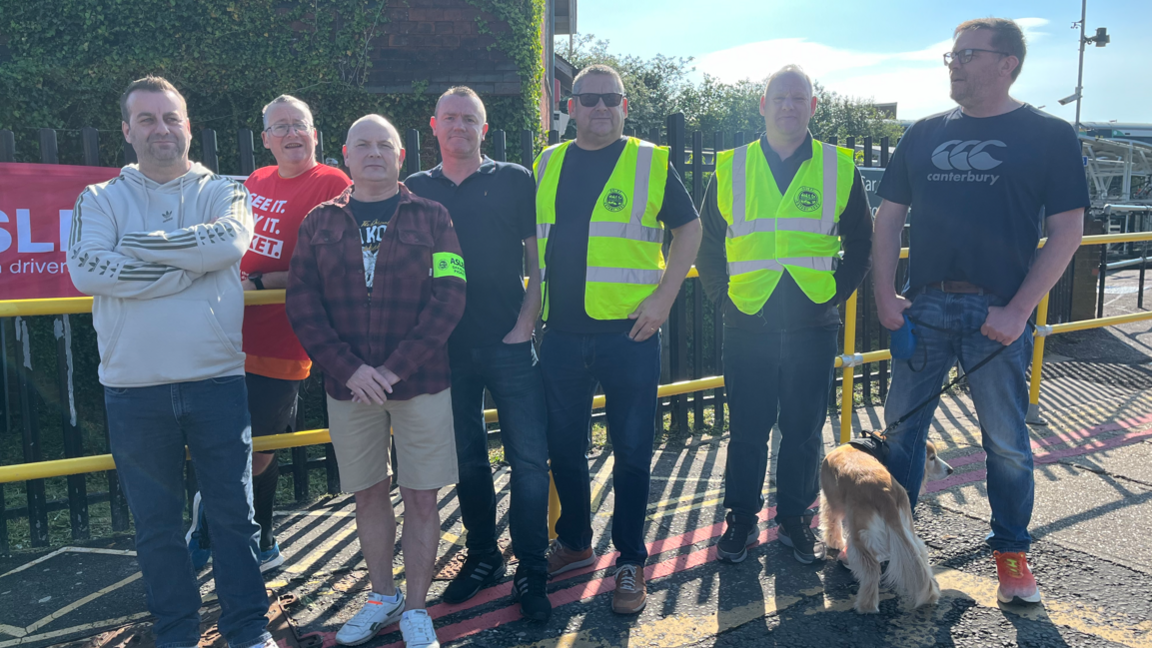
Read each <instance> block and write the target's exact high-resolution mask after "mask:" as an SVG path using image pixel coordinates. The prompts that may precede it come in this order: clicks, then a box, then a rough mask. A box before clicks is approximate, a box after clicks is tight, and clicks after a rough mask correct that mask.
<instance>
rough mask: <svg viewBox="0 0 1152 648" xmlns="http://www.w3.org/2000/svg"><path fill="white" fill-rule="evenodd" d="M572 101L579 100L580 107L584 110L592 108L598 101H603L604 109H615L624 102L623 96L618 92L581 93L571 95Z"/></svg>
mask: <svg viewBox="0 0 1152 648" xmlns="http://www.w3.org/2000/svg"><path fill="white" fill-rule="evenodd" d="M572 98H573V99H579V100H580V105H581V106H584V107H585V108H594V107H595V106H596V104H598V103H600V100H601V99H603V100H604V107H605V108H615V107H616V106H619V105H620V102H621V101H623V100H624V95H622V94H620V93H619V92H581V93H580V94H575V95H572Z"/></svg>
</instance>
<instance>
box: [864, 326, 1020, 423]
mask: <svg viewBox="0 0 1152 648" xmlns="http://www.w3.org/2000/svg"><path fill="white" fill-rule="evenodd" d="M1025 332H1027V331H1025ZM1008 346H1010V345H1002V346H1001V347H1000V348H999V349H996V350H995V351H993V352H992V353H990V354H989V355H988V357H987V358H984V359H983V360H981V361H980V362H977V363H976V366H974V367H972V368H971V369H969V370H968V371H965V372H964V373H963V374H960V375H958V376H956V377H955V378H953V379H952V381H951V382H949V383H948V384H947V385H944V387H943V388H941V389H940V391H938V392H936V393H935V394H932V395H931V396H929V397H928V398H926V399H925V400H924V401H923V402H921V403H920V404H919V405H917V406H916V407H913V408H912V409H911V410H909V411H908V412H906V413H905V414H904V416H901V417H900V418H898V419H896V420H895V421H893V422H891V423H889V424H888V427H886V428H884V430H883V431H882V432H880V433H879V434H876V433H874V432H867V431H865V432H862V433H861V435H860V436H863V437H881V438H883V437H885V436H887V435H888V433H889V432H891V431H892V430H894V429H896V428H897V427H898V426H899V425H900V424H901V423H903V422H904V421H907V420H908V419H910V418H912V416H913V415H914V414H916V413H917V412H919V411H920V410H922V409H924V408H925V407H928V404H929V403H931V402H932V401H934V400H936V399H937V398H940V397H941V396H943V395H944V393H945V392H947V391H948V390H949V389H952V388H953V387H955V386H956V385H958V384H959V383H960V381H961V380H964V379H965V378H967V377H968V376H970V375H972V374H974V373H976V372H977V371H978V370H980V369H981V368H982V367H984V365H986V364H988V363H989V362H992V360H993V359H995V358H996V356H998V355H1000V354H1001V353H1004V350H1005V349H1007V348H1008Z"/></svg>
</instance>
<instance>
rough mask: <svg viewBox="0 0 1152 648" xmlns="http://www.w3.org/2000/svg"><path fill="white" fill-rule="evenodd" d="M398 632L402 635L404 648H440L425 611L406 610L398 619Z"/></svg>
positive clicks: (430, 618)
mask: <svg viewBox="0 0 1152 648" xmlns="http://www.w3.org/2000/svg"><path fill="white" fill-rule="evenodd" d="M400 632H402V633H404V645H405V646H406V648H440V641H439V640H437V639H436V629H435V628H433V627H432V617H430V616H428V611H427V610H408V611H407V612H405V613H404V616H402V617H400Z"/></svg>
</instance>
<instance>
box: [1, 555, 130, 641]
mask: <svg viewBox="0 0 1152 648" xmlns="http://www.w3.org/2000/svg"><path fill="white" fill-rule="evenodd" d="M139 578H140V572H136V573H135V574H132V575H131V576H129V577H128V578H125V579H123V580H120V581H117V582H115V583H112V584H111V585H109V586H108V587H105V588H104V589H101V590H99V591H96V592H92V593H91V594H89V595H88V596H85V597H84V598H82V599H80V600H77V601H73V602H72V603H69V604H68V605H65V606H64V607H62V608H60V609H59V610H56V611H55V612H53V613H52V614H49V615H48V616H46V617H44V618H42V619H40V620H39V621H36V622H35V623H33V624H32V625H30V626H28V627H26V628H18V627H16V626H10V625H0V631H2V632H4V634H7V635H11V636H13V637H17V638H23V637H26V636H27V635H30V634H32V633H33V632H36V631H37V630H39V629H40V628H43V627H44V626H46V625H48V624H49V623H52V622H53V621H55V620H56V619H59V618H60V617H62V616H64V615H65V614H68V613H69V612H72V611H74V610H76V609H77V608H79V607H81V606H83V605H87V604H88V603H91V602H92V601H95V600H96V599H98V598H100V597H101V596H104V595H105V594H107V593H108V592H113V591H115V590H118V589H120V588H121V587H124V586H125V585H127V584H128V583H131V582H133V581H136V580H139ZM10 643H11V642H4V643H0V646H5V645H9V644H10Z"/></svg>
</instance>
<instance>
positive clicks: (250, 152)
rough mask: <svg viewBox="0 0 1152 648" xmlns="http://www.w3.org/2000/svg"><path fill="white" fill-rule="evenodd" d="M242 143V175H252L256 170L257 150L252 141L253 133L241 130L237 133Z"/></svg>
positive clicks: (245, 129) (244, 129) (248, 130)
mask: <svg viewBox="0 0 1152 648" xmlns="http://www.w3.org/2000/svg"><path fill="white" fill-rule="evenodd" d="M236 137H237V138H238V139H239V142H240V175H245V176H246V175H252V172H253V171H255V170H256V149H255V148H254V143H253V141H252V131H251V130H250V129H247V128H241V129H238V130H237V131H236Z"/></svg>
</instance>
